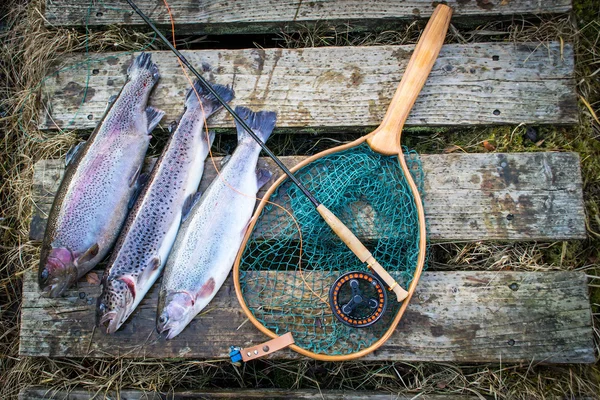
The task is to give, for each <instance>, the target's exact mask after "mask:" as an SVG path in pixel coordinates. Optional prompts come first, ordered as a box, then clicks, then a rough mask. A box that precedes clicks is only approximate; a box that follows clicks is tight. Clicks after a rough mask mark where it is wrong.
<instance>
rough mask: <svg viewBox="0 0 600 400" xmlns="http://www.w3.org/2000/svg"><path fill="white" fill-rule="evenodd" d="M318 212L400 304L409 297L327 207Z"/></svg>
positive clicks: (320, 207) (318, 208)
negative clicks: (377, 276) (394, 295)
mask: <svg viewBox="0 0 600 400" xmlns="http://www.w3.org/2000/svg"><path fill="white" fill-rule="evenodd" d="M317 211H318V212H319V214H321V217H323V220H324V221H325V222H327V225H329V227H330V228H331V229H332V230H333V231H334V232H335V234H336V235H338V236H339V238H340V239H342V241H343V242H344V243H345V244H346V246H348V248H349V249H350V250H352V252H353V253H354V254H355V255H356V257H358V259H359V260H360V261H362V262H364V263H367V264H368V265H369V267H370V268H371V269H372V270H373V271H375V273H376V274H377V275H379V277H380V278H381V280H383V281H384V282H385V284H386V285H387V286H388V288H389V289H390V290H391V291H393V292H394V293H396V297H397V299H398V302H400V301H402V300H404V299H405V298H406V297H407V296H408V292H407V291H406V290H404V289H403V288H402V287H400V285H398V282H396V280H395V279H394V278H392V276H391V275H390V274H389V273H388V272H387V271H386V270H385V269H384V268H383V267H382V266H381V265H380V264H379V263H378V262H377V260H375V257H373V254H371V252H370V251H369V250H368V249H367V248H366V247H365V245H364V244H362V242H361V241H360V240H359V239H358V238H357V237H356V235H354V233H352V231H351V230H350V229H348V227H347V226H346V225H344V223H343V222H342V221H340V220H339V218H338V217H336V216H335V215H334V214H333V213H332V212H331V211H329V209H328V208H327V207H325V206H324V205H323V204H321V205H319V206H318V207H317Z"/></svg>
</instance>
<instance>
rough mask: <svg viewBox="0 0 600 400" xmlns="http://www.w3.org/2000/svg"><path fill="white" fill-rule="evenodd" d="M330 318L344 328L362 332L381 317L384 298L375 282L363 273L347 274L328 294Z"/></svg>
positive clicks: (371, 277) (380, 286)
mask: <svg viewBox="0 0 600 400" xmlns="http://www.w3.org/2000/svg"><path fill="white" fill-rule="evenodd" d="M329 304H330V306H331V309H332V311H333V315H335V317H336V318H337V319H338V320H339V321H340V322H341V323H343V324H344V325H347V326H351V327H353V328H364V327H367V326H370V325H373V324H374V323H376V322H377V321H379V319H380V318H381V317H382V316H383V313H384V312H385V309H386V306H387V294H386V292H385V288H384V286H383V284H382V283H381V281H380V280H379V278H377V277H376V276H375V275H371V274H369V273H366V272H347V273H345V274H343V275H342V276H340V277H339V278H338V279H337V280H336V281H335V282H334V283H333V285H332V286H331V289H330V290H329Z"/></svg>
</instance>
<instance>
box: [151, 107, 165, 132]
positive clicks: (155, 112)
mask: <svg viewBox="0 0 600 400" xmlns="http://www.w3.org/2000/svg"><path fill="white" fill-rule="evenodd" d="M163 115H165V112H164V111H163V110H159V109H158V108H154V107H147V108H146V116H147V117H148V132H147V133H148V134H150V133H151V132H152V131H153V130H154V128H156V125H158V123H159V122H160V120H161V119H162V117H163Z"/></svg>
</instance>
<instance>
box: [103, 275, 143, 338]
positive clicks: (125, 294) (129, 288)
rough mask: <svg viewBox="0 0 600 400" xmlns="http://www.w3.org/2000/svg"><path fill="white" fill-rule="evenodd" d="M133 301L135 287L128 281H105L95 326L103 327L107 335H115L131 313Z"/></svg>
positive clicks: (125, 279) (118, 279)
mask: <svg viewBox="0 0 600 400" xmlns="http://www.w3.org/2000/svg"><path fill="white" fill-rule="evenodd" d="M134 301H135V286H133V285H132V284H131V280H130V279H128V278H126V277H123V278H115V279H106V281H105V282H104V289H103V290H102V295H101V296H100V297H98V306H97V307H96V318H97V319H96V320H97V321H98V322H97V325H98V326H99V327H101V326H105V327H106V333H108V334H112V333H115V332H116V331H117V329H119V328H120V327H121V325H123V323H124V322H125V320H126V319H127V318H128V317H129V315H130V314H131V312H132V311H133V303H134Z"/></svg>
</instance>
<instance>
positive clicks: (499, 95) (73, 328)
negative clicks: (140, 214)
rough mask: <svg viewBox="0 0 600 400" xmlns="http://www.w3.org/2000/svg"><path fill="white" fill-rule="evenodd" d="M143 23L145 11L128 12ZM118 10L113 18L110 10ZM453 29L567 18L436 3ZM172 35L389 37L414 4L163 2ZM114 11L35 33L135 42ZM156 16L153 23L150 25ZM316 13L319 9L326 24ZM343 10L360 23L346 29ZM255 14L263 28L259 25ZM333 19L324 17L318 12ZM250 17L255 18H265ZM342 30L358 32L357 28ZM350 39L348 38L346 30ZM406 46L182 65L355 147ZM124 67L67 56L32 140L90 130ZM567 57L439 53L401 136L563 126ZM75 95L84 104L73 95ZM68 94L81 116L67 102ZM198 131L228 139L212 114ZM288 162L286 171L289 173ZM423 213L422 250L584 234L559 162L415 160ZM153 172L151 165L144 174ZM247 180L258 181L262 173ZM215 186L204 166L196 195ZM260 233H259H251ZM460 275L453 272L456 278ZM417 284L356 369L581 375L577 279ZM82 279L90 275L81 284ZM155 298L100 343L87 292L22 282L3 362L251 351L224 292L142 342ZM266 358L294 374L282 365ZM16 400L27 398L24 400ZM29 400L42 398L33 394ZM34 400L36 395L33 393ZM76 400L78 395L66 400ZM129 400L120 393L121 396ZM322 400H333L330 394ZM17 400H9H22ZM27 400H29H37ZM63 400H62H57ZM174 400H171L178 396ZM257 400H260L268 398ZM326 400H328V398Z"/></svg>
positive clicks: (48, 197) (493, 48)
mask: <svg viewBox="0 0 600 400" xmlns="http://www.w3.org/2000/svg"><path fill="white" fill-rule="evenodd" d="M138 2H139V3H140V5H141V7H142V9H144V10H146V11H148V12H150V14H151V16H152V17H153V18H154V19H156V20H157V21H158V22H159V23H164V22H165V21H166V20H165V15H164V14H162V13H161V11H159V10H160V7H158V6H156V2H152V1H150V0H139V1H138ZM117 3H118V4H117ZM448 3H449V4H451V5H452V6H453V7H454V8H455V14H456V15H457V18H459V19H460V18H461V16H462V17H463V18H467V17H477V18H480V17H482V18H483V17H486V16H488V17H489V16H494V17H498V16H508V17H511V16H514V15H516V14H535V13H540V12H542V11H543V12H547V13H560V12H566V11H569V10H570V7H571V4H570V1H568V0H552V1H546V2H544V6H543V9H542V8H540V7H541V6H540V3H539V2H535V1H519V2H515V1H503V0H486V1H476V2H475V1H473V2H466V1H458V0H457V1H448ZM170 4H171V6H172V7H173V10H174V14H175V17H176V21H177V29H178V31H179V32H183V31H186V32H192V33H202V32H213V33H214V32H219V33H236V32H249V31H254V32H264V31H273V30H275V29H279V28H281V27H287V28H288V29H294V28H293V27H294V26H297V25H296V24H297V23H313V22H315V21H317V20H321V19H328V18H329V16H330V15H336V17H335V18H333V19H330V20H328V21H327V22H329V23H340V22H346V21H349V22H351V23H354V22H356V23H357V25H358V27H360V26H361V24H362V25H365V26H366V25H369V23H370V22H372V21H375V22H376V23H378V24H379V25H382V24H383V23H395V21H398V20H406V19H411V18H414V17H415V16H420V17H425V16H427V15H429V13H430V11H431V9H432V8H431V3H430V2H424V1H421V0H416V1H415V0H413V1H405V2H396V1H382V2H375V3H373V2H359V1H355V0H347V1H345V2H344V6H343V7H339V2H338V3H336V2H333V1H326V0H323V1H316V2H310V3H303V2H299V3H297V2H296V3H291V2H278V1H277V2H276V1H267V2H264V1H263V2H257V1H250V0H246V1H244V2H236V3H235V4H236V5H235V8H233V7H232V6H228V5H226V4H228V3H227V2H216V1H209V2H203V6H202V7H198V8H190V4H191V3H189V2H187V1H186V2H183V1H181V2H179V1H171V2H170ZM119 7H122V3H121V2H117V0H104V1H103V2H101V3H100V4H98V5H97V4H94V7H91V8H90V5H89V3H88V2H86V1H82V0H66V1H61V2H57V1H50V0H48V2H47V7H46V19H47V20H48V22H49V23H50V24H53V25H56V26H75V27H77V26H79V27H81V26H82V24H84V23H85V21H86V20H87V23H88V24H89V25H104V24H108V23H120V24H125V25H131V26H139V20H138V19H137V18H136V17H132V14H131V12H129V11H127V12H126V13H124V12H123V11H124V10H117V8H119ZM155 7H156V8H155ZM332 7H333V8H332ZM357 7H361V8H360V13H358V12H357V10H358V8H357ZM265 9H266V10H268V11H269V12H268V13H265V12H264V10H265ZM333 9H335V13H334V12H333V11H332V10H333ZM265 15H268V16H269V17H268V18H266V19H265V17H264V16H265ZM359 20H360V21H361V22H359ZM363 22H364V24H363ZM412 49H413V46H376V47H333V48H311V49H295V50H288V49H247V50H202V51H188V52H186V57H188V59H189V60H190V61H191V62H192V63H193V64H195V65H197V66H202V68H203V70H204V71H205V74H206V76H207V77H208V78H209V79H210V80H212V81H214V82H217V83H223V84H233V87H234V89H235V91H236V98H235V100H234V101H233V102H232V105H245V106H249V107H251V108H254V109H269V110H275V111H277V112H278V114H279V120H278V128H277V130H278V131H279V132H290V133H294V132H305V133H306V132H308V133H315V132H327V133H328V134H329V135H335V133H336V132H342V131H355V132H365V131H368V130H369V129H370V128H371V127H373V126H375V125H377V124H378V122H379V121H380V120H381V118H382V117H383V114H384V112H385V109H386V107H387V105H388V103H389V100H390V98H391V95H392V94H393V92H394V90H395V88H396V85H397V84H398V82H399V80H400V77H401V75H402V71H403V70H404V68H405V66H406V63H407V61H408V59H409V57H410V54H411V51H412ZM132 57H133V55H131V54H125V53H104V54H98V55H94V56H92V61H91V62H90V63H83V61H85V58H84V57H83V55H74V56H72V57H68V58H66V59H65V60H63V62H64V66H70V68H69V69H67V70H64V71H62V72H60V73H58V74H54V75H52V76H50V77H48V79H47V80H46V81H45V82H44V85H43V88H42V98H41V99H42V102H41V104H42V107H41V110H40V116H41V118H40V125H39V126H40V128H41V129H44V130H53V129H64V128H78V129H91V128H92V127H94V126H95V124H96V123H97V122H98V119H99V117H100V116H101V115H102V113H103V110H104V108H105V105H106V102H107V100H108V98H109V97H110V96H111V95H112V94H114V93H116V92H118V90H119V88H120V87H121V85H122V84H123V82H124V79H125V74H124V71H125V69H126V68H127V66H128V64H129V63H130V61H131V59H132ZM153 59H154V60H155V61H156V62H157V63H158V65H159V68H160V71H161V74H162V78H161V80H160V82H159V84H158V86H157V88H156V90H155V91H154V94H153V95H152V97H151V100H150V101H151V103H152V105H154V106H156V107H159V108H162V109H164V110H165V111H166V112H167V118H166V119H165V121H169V120H172V119H175V118H176V117H177V116H178V115H179V113H180V112H181V110H182V107H183V96H184V94H185V92H186V90H187V87H188V83H187V81H186V80H185V78H183V77H182V76H181V73H180V71H179V69H178V68H179V67H178V64H177V62H176V60H175V58H174V57H173V56H172V55H171V54H170V53H167V52H154V53H153ZM573 70H574V56H573V48H572V46H571V45H569V44H566V45H562V44H560V43H547V44H544V45H538V44H531V43H471V44H461V45H447V46H444V48H443V50H442V53H441V54H440V58H439V59H438V60H437V62H436V65H435V66H434V70H433V72H432V74H431V77H430V79H429V80H428V83H427V85H426V86H425V88H424V89H423V91H422V93H421V95H420V97H419V99H418V100H417V103H416V105H415V107H414V109H413V111H412V113H411V116H410V117H409V120H408V125H411V126H420V127H432V126H461V125H462V126H483V125H491V124H511V125H518V124H521V123H525V124H536V125H540V124H553V125H557V124H572V123H576V122H577V96H576V92H575V82H574V75H573ZM88 78H89V86H88V87H87V89H86V82H88ZM84 94H85V99H83V98H82V97H83V96H84ZM210 125H211V126H212V127H213V128H217V129H218V131H219V132H222V133H224V134H228V133H231V132H232V127H233V123H232V120H231V119H230V118H229V117H228V116H227V115H226V114H225V113H220V114H218V115H217V116H215V118H212V119H211V121H210ZM302 158H303V156H302V155H298V156H296V157H286V158H284V162H285V163H286V164H288V165H294V164H296V163H297V162H298V161H299V160H301V159H302ZM422 160H423V168H424V170H425V180H426V182H425V183H426V184H425V187H426V192H427V197H426V198H425V205H426V210H427V211H426V213H427V219H428V224H429V227H430V236H431V238H432V240H436V241H480V240H492V239H493V240H503V241H507V240H542V241H556V240H569V239H582V238H584V237H585V235H586V230H585V215H584V204H583V194H582V183H581V177H580V165H579V158H578V156H577V155H576V154H574V153H550V152H546V153H528V154H449V155H423V157H422ZM150 163H152V160H150ZM260 163H261V164H263V165H266V166H268V167H270V168H271V169H272V170H273V171H274V172H276V170H275V169H274V168H273V167H272V164H270V162H269V161H267V160H264V159H261V161H260ZM62 173H63V166H62V162H61V161H56V160H54V161H52V160H43V161H41V162H39V163H38V164H37V165H36V170H35V182H34V188H33V189H34V193H33V198H34V203H35V208H34V218H33V221H32V229H31V238H32V239H35V240H39V239H41V237H42V235H43V230H44V227H45V219H46V216H47V213H48V210H49V207H50V204H51V202H52V198H53V196H54V193H55V191H56V189H57V186H58V182H59V181H60V178H61V176H62ZM213 177H214V170H213V169H212V165H211V164H208V165H207V169H206V172H205V175H204V178H203V183H202V184H201V187H206V185H207V184H208V182H209V181H210V180H211V179H212V178H213ZM260 233H261V232H260V231H259V232H258V234H260ZM460 269H464V271H461V270H460ZM467 269H468V266H465V267H464V268H457V270H456V271H449V272H427V273H425V274H424V275H423V277H422V279H421V281H420V284H419V287H418V290H417V293H416V295H415V297H414V298H413V300H412V302H411V304H410V306H409V308H408V311H407V313H406V315H405V317H404V318H403V320H402V322H401V324H400V326H399V327H398V329H397V331H396V332H395V334H394V335H393V336H392V338H391V339H390V340H389V341H388V342H387V343H386V344H385V345H384V346H383V347H382V348H381V349H379V350H377V351H376V352H374V353H372V354H370V355H369V356H367V357H366V358H365V359H367V360H420V361H465V362H477V361H486V362H502V363H505V362H518V363H531V362H534V363H592V362H594V361H595V354H594V345H593V330H592V326H591V318H592V317H591V310H590V302H589V297H588V293H587V282H586V277H585V274H583V273H581V272H569V271H560V272H536V273H534V272H499V271H495V272H468V271H466V270H467ZM92 273H94V274H99V273H100V272H99V271H95V272H92ZM157 287H158V284H157V285H155V287H154V288H153V289H152V290H151V292H150V293H149V295H148V296H147V298H146V299H145V300H144V301H143V302H142V304H141V305H140V307H139V308H138V310H137V311H136V312H135V313H134V315H133V316H132V317H131V318H130V320H129V321H128V322H127V323H126V324H125V325H124V327H123V329H122V330H121V331H119V332H118V333H117V334H116V335H114V336H107V335H105V334H104V333H102V332H101V331H100V330H98V329H95V328H94V327H93V323H94V307H95V298H96V297H97V296H98V294H99V292H100V287H99V286H98V285H93V284H90V283H88V282H87V281H86V280H82V281H81V282H80V283H79V285H78V287H77V288H73V289H72V290H70V291H69V292H68V293H67V295H66V297H64V298H60V299H47V298H43V297H41V296H40V294H39V291H38V289H37V284H36V277H35V271H28V272H27V273H26V274H25V277H24V289H23V305H22V318H21V321H22V326H21V343H20V354H21V355H22V356H50V357H77V358H80V357H114V356H117V355H119V356H125V357H156V358H173V357H176V358H210V359H213V358H226V357H227V354H228V348H229V346H230V345H241V346H247V345H250V344H253V343H254V344H255V343H258V342H261V341H263V340H265V339H266V338H265V336H264V335H262V334H260V333H259V332H258V330H256V329H255V328H254V327H253V326H252V325H251V324H250V323H248V322H247V321H246V319H245V316H244V315H243V313H242V311H241V309H240V308H239V305H238V303H237V300H236V299H235V295H234V292H233V288H232V285H231V281H230V280H229V281H228V282H227V283H226V284H225V285H224V287H223V288H222V289H221V290H220V291H219V293H218V295H217V297H216V298H215V300H214V301H213V303H211V305H209V310H208V312H207V313H206V314H204V315H202V316H201V317H197V318H196V319H195V320H194V321H193V322H192V323H191V325H190V326H189V327H188V328H187V329H186V330H185V331H184V332H183V333H182V334H181V335H180V336H178V337H177V338H175V339H173V340H171V341H164V340H163V339H160V338H158V337H157V335H156V333H155V332H154V330H153V327H154V320H155V309H156V297H157V291H158V290H157ZM273 357H279V358H286V359H288V358H295V357H298V356H297V355H296V354H295V353H292V352H290V351H283V352H279V353H275V354H274V355H273ZM32 390H33V389H32ZM35 390H38V392H27V393H30V398H36V397H35V396H40V395H41V392H40V391H41V390H44V389H40V388H38V389H35ZM36 393H37V394H36ZM295 393H298V392H295ZM83 396H85V394H83ZM132 396H133V398H135V394H133V395H132ZM332 396H333V395H332ZM24 398H26V397H24ZM37 398H39V397H37ZM73 398H79V397H73ZM180 398H185V397H180ZM274 398H277V396H275V395H274ZM331 398H336V397H331Z"/></svg>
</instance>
